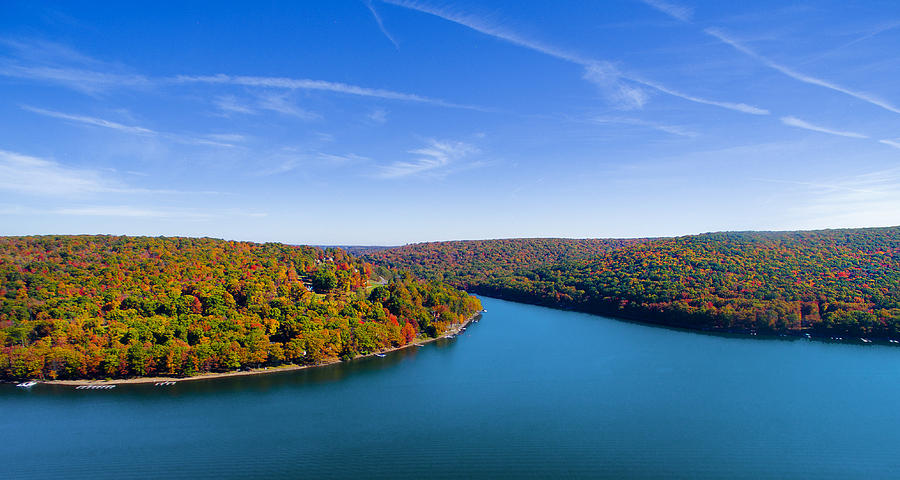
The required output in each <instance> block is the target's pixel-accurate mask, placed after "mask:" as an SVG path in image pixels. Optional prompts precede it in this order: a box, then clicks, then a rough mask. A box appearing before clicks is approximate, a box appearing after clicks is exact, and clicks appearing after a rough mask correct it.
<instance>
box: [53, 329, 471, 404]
mask: <svg viewBox="0 0 900 480" xmlns="http://www.w3.org/2000/svg"><path fill="white" fill-rule="evenodd" d="M479 316H481V312H478V313H476V314H475V315H472V316H471V317H470V318H469V319H468V320H466V321H465V322H463V323H461V324H459V325H457V326H455V327H454V328H451V329H450V330H448V331H447V332H446V333H444V335H443V336H440V337H436V338H428V337H426V338H417V339H415V340H413V341H412V342H410V343H407V344H406V345H403V346H400V347H394V348H389V349H386V350H382V351H380V352H373V353H370V354H368V355H360V356H358V357H356V358H365V357H372V356H375V355H377V354H386V353H389V352H394V351H397V350H402V349H404V348H410V347H414V346H416V345H424V344H426V343H431V342H433V341H435V340H438V339H440V338H444V337H446V336H448V335H456V334H458V333H459V331H460V330H462V329H463V328H465V327H466V326H468V325H469V324H470V323H472V322H473V321H475V319H476V318H478V317H479ZM340 362H341V360H340V359H332V360H328V361H326V362H322V363H319V364H317V365H279V366H277V367H263V368H254V369H251V370H238V371H234V372H223V373H203V374H200V375H194V376H191V377H136V378H118V379H110V380H37V381H38V382H39V383H44V384H47V385H72V386H78V385H113V384H115V385H123V384H127V383H159V382H188V381H192V380H209V379H213V378H224V377H240V376H244V375H261V374H266V373H275V372H289V371H293V370H303V369H305V368H315V367H324V366H326V365H334V364H335V363H340Z"/></svg>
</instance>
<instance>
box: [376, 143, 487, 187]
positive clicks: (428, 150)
mask: <svg viewBox="0 0 900 480" xmlns="http://www.w3.org/2000/svg"><path fill="white" fill-rule="evenodd" d="M479 152H480V150H479V149H478V148H476V147H475V146H474V145H470V144H468V143H463V142H447V141H438V140H433V139H432V140H429V141H428V143H427V145H426V146H425V147H423V148H418V149H415V150H410V151H409V152H408V153H410V154H412V155H413V156H414V158H413V159H412V160H406V161H396V162H393V163H391V164H389V165H385V166H382V167H381V168H380V169H379V171H378V173H377V174H376V176H377V177H379V178H385V179H396V178H404V177H409V176H413V175H422V174H426V173H427V174H438V173H440V172H441V171H443V170H445V169H447V168H448V167H450V166H451V165H452V164H453V163H454V162H458V161H459V160H462V159H464V158H466V157H468V156H470V155H472V154H477V153H479Z"/></svg>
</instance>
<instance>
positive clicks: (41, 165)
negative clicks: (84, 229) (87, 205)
mask: <svg viewBox="0 0 900 480" xmlns="http://www.w3.org/2000/svg"><path fill="white" fill-rule="evenodd" d="M128 173H134V172H128ZM0 191H7V192H15V193H24V194H29V195H40V196H73V195H75V196H77V195H87V194H97V193H119V194H132V195H133V194H151V195H157V194H217V193H218V192H210V191H207V192H186V191H178V190H159V189H148V188H136V187H132V186H129V185H126V184H124V183H122V182H121V181H118V180H116V179H114V178H110V177H109V176H108V174H106V173H104V172H102V171H99V170H94V169H87V168H76V167H69V166H65V165H62V164H60V163H58V162H55V161H53V160H47V159H44V158H38V157H34V156H31V155H24V154H21V153H16V152H10V151H7V150H0Z"/></svg>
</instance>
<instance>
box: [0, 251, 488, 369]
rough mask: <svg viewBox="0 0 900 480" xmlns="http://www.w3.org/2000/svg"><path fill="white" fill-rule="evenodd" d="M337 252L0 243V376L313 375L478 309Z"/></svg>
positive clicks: (439, 288)
mask: <svg viewBox="0 0 900 480" xmlns="http://www.w3.org/2000/svg"><path fill="white" fill-rule="evenodd" d="M378 270H379V275H378V278H377V280H379V281H384V282H385V284H384V285H382V286H378V287H377V288H376V289H375V290H373V292H374V291H377V293H376V294H370V293H369V290H370V289H371V286H370V285H369V283H370V282H369V280H370V276H372V271H373V267H372V265H370V264H368V263H366V262H364V261H361V260H359V259H358V258H355V257H353V256H351V255H349V254H347V253H346V252H344V251H342V250H340V249H324V250H323V249H320V248H315V247H307V246H288V245H282V244H275V243H266V244H256V243H248V242H233V241H223V240H215V239H209V238H163V237H159V238H148V237H116V236H34V237H0V377H2V378H6V379H20V378H38V377H40V378H47V379H56V378H59V379H77V378H106V377H127V376H146V375H191V374H196V373H202V372H214V371H228V370H234V369H238V368H242V367H257V366H263V365H279V364H285V363H295V364H317V363H320V362H323V361H326V360H329V359H335V358H341V357H343V358H352V357H354V356H356V355H359V354H366V353H372V352H376V351H379V350H383V349H387V348H390V347H396V346H402V345H405V344H406V343H408V342H410V341H412V340H414V339H415V338H416V336H418V335H420V334H425V333H426V332H427V333H429V334H431V335H439V334H441V333H443V332H444V331H445V330H446V329H447V328H449V326H450V325H451V324H452V323H455V322H458V321H460V320H461V319H466V318H468V317H470V316H471V315H473V314H474V313H475V312H477V311H479V310H480V309H481V305H480V303H479V302H478V300H477V299H476V298H474V297H471V296H469V295H467V294H466V293H465V292H462V291H460V290H457V289H456V288H453V287H450V286H448V285H446V284H443V283H440V282H436V281H430V282H425V281H420V280H417V279H415V278H414V277H413V276H412V275H410V274H408V273H403V272H399V271H393V270H386V269H381V268H380V269H378Z"/></svg>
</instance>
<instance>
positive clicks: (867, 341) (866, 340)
mask: <svg viewBox="0 0 900 480" xmlns="http://www.w3.org/2000/svg"><path fill="white" fill-rule="evenodd" d="M860 340H862V342H863V343H872V341H871V340H869V339H868V338H860Z"/></svg>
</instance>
